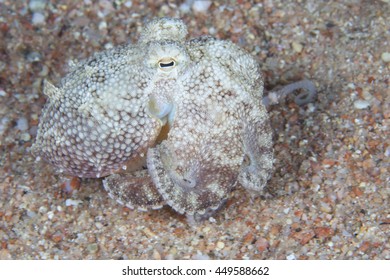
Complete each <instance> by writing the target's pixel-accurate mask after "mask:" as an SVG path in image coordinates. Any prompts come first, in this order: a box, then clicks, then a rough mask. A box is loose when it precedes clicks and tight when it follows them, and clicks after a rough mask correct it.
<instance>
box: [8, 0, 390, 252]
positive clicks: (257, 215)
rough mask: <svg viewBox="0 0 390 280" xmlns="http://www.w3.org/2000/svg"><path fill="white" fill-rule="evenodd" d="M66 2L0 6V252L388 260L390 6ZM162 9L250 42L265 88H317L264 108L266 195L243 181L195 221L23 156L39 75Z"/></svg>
mask: <svg viewBox="0 0 390 280" xmlns="http://www.w3.org/2000/svg"><path fill="white" fill-rule="evenodd" d="M24 2H26V3H24ZM75 2H76V1H70V0H66V1H47V0H30V1H10V0H0V150H1V151H0V242H1V243H0V259H390V242H389V236H390V206H389V196H390V179H389V177H390V172H389V169H390V145H389V144H390V137H389V134H390V121H389V118H390V92H389V80H390V71H389V70H390V64H389V63H390V58H389V56H390V45H389V42H390V27H389V22H390V3H389V1H384V0H383V1H379V0H378V1H359V0H344V1H315V0H306V1H304V0H303V1H292V0H287V1H286V0H284V1H282V0H273V1H272V0H265V1H250V2H247V1H214V2H213V3H212V4H211V5H210V6H208V5H207V1H203V3H201V5H199V3H197V4H194V3H190V2H191V1H187V2H185V3H184V4H183V3H181V2H179V1H177V2H174V1H168V2H167V1H146V3H145V2H144V1H126V0H124V1H120V0H118V1H106V0H99V1H92V0H84V1H79V3H77V4H76V3H75ZM141 2H142V3H141ZM161 16H169V17H180V18H182V19H183V20H184V21H185V23H186V24H187V25H188V29H189V34H190V37H197V36H200V35H207V34H208V35H212V36H215V37H217V38H220V39H226V40H232V41H233V42H235V43H236V44H238V45H240V46H241V47H243V48H245V49H246V50H247V51H248V52H250V53H251V54H253V55H254V56H256V57H257V59H258V61H259V63H260V64H261V68H262V70H263V73H264V81H265V85H266V88H267V89H272V88H274V87H275V86H278V85H284V84H288V83H290V82H294V81H297V80H300V79H303V78H308V79H310V80H312V81H313V82H315V84H316V85H317V87H318V91H319V94H318V98H317V99H316V100H315V101H314V102H313V103H311V104H308V105H305V106H303V107H298V106H297V105H295V104H294V102H293V101H292V100H291V99H287V100H286V101H285V102H283V103H282V104H279V105H275V106H272V107H271V108H270V117H271V122H272V126H273V130H274V141H275V144H274V149H275V158H276V161H275V172H274V174H273V177H272V179H271V180H270V181H269V183H268V193H269V194H268V195H266V196H263V197H258V198H252V197H251V196H250V195H249V194H247V193H246V192H245V191H243V190H241V189H240V188H238V189H237V190H236V191H234V192H233V193H232V195H231V197H230V199H229V200H228V202H227V204H226V206H225V207H224V208H223V209H221V210H220V211H219V212H217V213H216V214H215V215H214V216H213V217H212V218H210V219H209V220H207V221H204V222H203V223H198V224H189V223H187V220H186V219H185V217H183V216H181V215H179V214H177V213H175V212H174V211H173V210H171V209H170V208H169V207H164V208H163V209H161V210H156V211H151V212H145V213H144V212H137V211H132V210H130V209H127V208H125V207H122V206H120V205H118V204H117V203H116V202H115V201H113V200H111V199H110V198H109V197H108V195H107V194H106V193H105V191H104V190H103V188H102V184H101V180H99V179H88V180H86V179H84V180H78V179H77V178H72V179H68V178H66V177H65V176H61V175H58V174H55V172H54V170H53V169H52V168H51V166H50V165H48V164H46V163H44V162H36V161H35V158H34V157H33V156H32V155H31V153H30V149H31V145H32V143H33V141H34V138H35V135H36V129H37V124H38V120H39V115H40V113H41V110H42V107H43V105H44V103H45V97H44V95H43V94H42V82H43V81H44V80H45V79H48V80H50V81H52V82H53V83H57V82H58V81H59V79H60V78H61V77H62V76H63V75H64V74H65V73H67V71H68V70H69V61H72V60H81V59H84V58H86V57H88V56H90V55H92V54H93V53H95V52H97V51H101V50H104V49H106V48H110V47H112V46H116V45H120V44H125V43H131V42H135V41H136V40H137V38H138V35H139V32H140V30H141V29H142V27H143V26H144V24H145V22H146V21H147V20H150V19H152V18H154V17H161ZM67 180H68V181H67ZM65 182H67V183H68V186H67V187H66V186H65V185H66V183H65Z"/></svg>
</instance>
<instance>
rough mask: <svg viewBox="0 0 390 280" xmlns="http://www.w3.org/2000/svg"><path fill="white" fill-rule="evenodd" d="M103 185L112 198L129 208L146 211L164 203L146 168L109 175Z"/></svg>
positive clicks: (157, 207) (159, 206)
mask: <svg viewBox="0 0 390 280" xmlns="http://www.w3.org/2000/svg"><path fill="white" fill-rule="evenodd" d="M103 186H104V189H105V190H106V191H107V192H108V195H109V196H110V197H111V198H112V199H114V200H116V201H117V202H118V203H120V204H122V205H124V206H126V207H128V208H130V209H137V210H140V211H147V210H148V209H159V208H161V207H162V206H163V205H164V204H165V203H164V201H163V198H162V197H161V195H160V194H159V193H158V191H157V189H156V187H155V186H154V185H153V182H152V180H151V178H150V176H149V174H148V173H147V170H142V171H136V172H132V173H123V174H113V175H110V176H108V177H107V178H105V179H104V180H103Z"/></svg>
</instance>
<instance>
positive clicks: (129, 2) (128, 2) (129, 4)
mask: <svg viewBox="0 0 390 280" xmlns="http://www.w3.org/2000/svg"><path fill="white" fill-rule="evenodd" d="M124 5H125V7H126V8H131V6H133V2H131V1H126V2H125V3H124Z"/></svg>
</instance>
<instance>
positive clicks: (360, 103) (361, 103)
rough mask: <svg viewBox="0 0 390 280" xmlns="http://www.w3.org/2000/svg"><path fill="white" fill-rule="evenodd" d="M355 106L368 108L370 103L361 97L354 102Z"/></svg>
mask: <svg viewBox="0 0 390 280" xmlns="http://www.w3.org/2000/svg"><path fill="white" fill-rule="evenodd" d="M353 106H354V107H355V108H356V109H359V110H361V109H366V108H368V107H369V106H370V103H369V102H368V101H366V100H362V99H359V100H356V101H355V102H354V103H353Z"/></svg>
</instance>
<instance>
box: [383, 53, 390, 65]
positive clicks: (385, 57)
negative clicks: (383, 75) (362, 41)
mask: <svg viewBox="0 0 390 280" xmlns="http://www.w3.org/2000/svg"><path fill="white" fill-rule="evenodd" d="M381 58H382V60H383V61H384V62H386V63H388V62H390V52H384V53H382V55H381Z"/></svg>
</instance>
